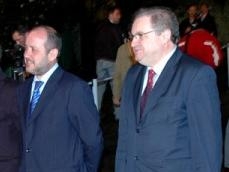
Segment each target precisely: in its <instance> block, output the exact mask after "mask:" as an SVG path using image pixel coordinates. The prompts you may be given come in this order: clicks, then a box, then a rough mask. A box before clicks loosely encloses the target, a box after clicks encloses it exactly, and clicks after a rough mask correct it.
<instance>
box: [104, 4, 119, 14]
mask: <svg viewBox="0 0 229 172" xmlns="http://www.w3.org/2000/svg"><path fill="white" fill-rule="evenodd" d="M115 10H120V11H121V7H120V6H119V5H117V4H110V5H108V6H107V7H106V12H107V15H109V14H111V13H113V12H114V11H115Z"/></svg>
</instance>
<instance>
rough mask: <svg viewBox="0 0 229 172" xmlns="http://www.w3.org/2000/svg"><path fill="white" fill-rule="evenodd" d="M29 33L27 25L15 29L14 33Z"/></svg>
mask: <svg viewBox="0 0 229 172" xmlns="http://www.w3.org/2000/svg"><path fill="white" fill-rule="evenodd" d="M27 31H28V26H27V25H21V24H19V25H17V26H16V27H15V28H14V29H13V32H12V33H14V32H18V33H19V34H21V35H24V34H25V33H26V32H27Z"/></svg>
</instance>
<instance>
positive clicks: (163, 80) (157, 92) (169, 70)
mask: <svg viewBox="0 0 229 172" xmlns="http://www.w3.org/2000/svg"><path fill="white" fill-rule="evenodd" d="M181 55H182V54H181V52H180V51H179V50H178V49H177V50H176V51H175V53H174V54H173V55H172V57H171V58H170V60H169V61H168V62H167V64H166V65H165V68H164V69H163V71H162V73H161V75H160V76H159V78H158V80H157V82H156V84H155V86H154V88H153V90H152V91H151V93H150V94H149V97H148V100H147V103H146V106H145V110H144V112H143V121H144V120H145V119H146V116H147V114H150V113H148V112H149V111H150V110H152V108H154V106H155V105H156V104H157V102H158V99H159V98H160V97H162V96H163V95H164V94H166V92H167V91H168V90H169V87H170V85H171V83H172V81H173V79H174V76H175V73H176V71H177V70H176V69H177V64H178V62H179V60H180V58H181Z"/></svg>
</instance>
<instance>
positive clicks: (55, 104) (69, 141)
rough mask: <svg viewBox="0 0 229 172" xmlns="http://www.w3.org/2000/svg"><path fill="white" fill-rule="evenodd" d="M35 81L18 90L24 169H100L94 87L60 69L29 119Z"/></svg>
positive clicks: (68, 171)
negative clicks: (28, 114)
mask: <svg viewBox="0 0 229 172" xmlns="http://www.w3.org/2000/svg"><path fill="white" fill-rule="evenodd" d="M32 81H33V78H31V79H29V80H27V81H26V82H25V84H24V85H23V86H22V87H21V88H20V89H19V93H20V97H21V99H22V101H21V106H20V108H21V112H22V114H23V119H22V125H23V141H24V143H23V158H22V164H21V171H22V172H27V171H28V172H29V171H31V172H76V171H77V172H95V171H97V168H98V164H99V160H100V156H101V152H102V133H101V130H100V126H99V115H98V112H97V109H96V106H95V104H94V100H93V97H92V92H91V88H90V87H89V86H88V84H87V83H86V82H84V81H82V80H81V79H79V78H78V77H76V76H73V75H71V74H69V73H67V72H64V71H63V70H62V69H61V68H58V69H56V71H55V72H54V73H53V74H52V76H51V77H50V78H49V80H48V82H47V83H46V85H45V88H44V90H43V91H42V94H41V97H40V99H39V102H38V104H37V105H36V107H35V109H34V111H33V113H32V114H31V117H30V119H29V120H27V119H26V115H27V112H28V108H29V101H30V92H31V84H32Z"/></svg>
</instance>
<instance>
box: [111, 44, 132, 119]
mask: <svg viewBox="0 0 229 172" xmlns="http://www.w3.org/2000/svg"><path fill="white" fill-rule="evenodd" d="M134 63H136V60H135V57H134V53H133V49H132V47H131V42H130V41H127V42H126V43H124V44H122V45H121V46H120V47H119V48H118V52H117V56H116V61H115V70H114V75H113V90H112V92H113V104H114V105H115V118H116V119H119V116H118V114H119V112H118V109H119V106H120V101H121V91H122V85H123V81H124V79H125V76H126V73H127V71H128V69H129V68H130V67H131V66H132V65H133V64H134Z"/></svg>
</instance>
